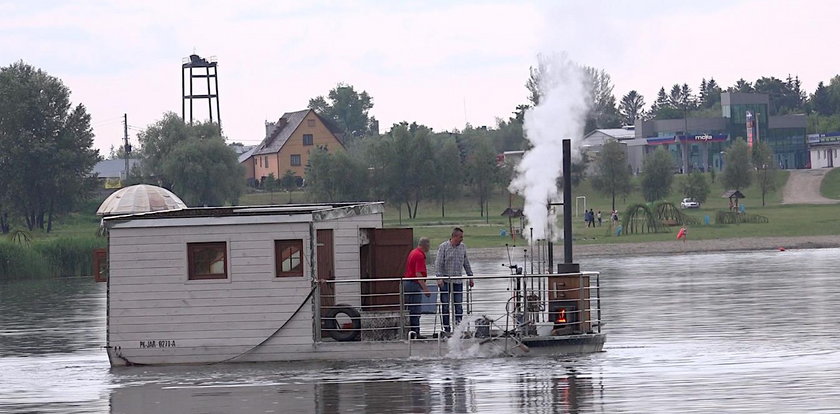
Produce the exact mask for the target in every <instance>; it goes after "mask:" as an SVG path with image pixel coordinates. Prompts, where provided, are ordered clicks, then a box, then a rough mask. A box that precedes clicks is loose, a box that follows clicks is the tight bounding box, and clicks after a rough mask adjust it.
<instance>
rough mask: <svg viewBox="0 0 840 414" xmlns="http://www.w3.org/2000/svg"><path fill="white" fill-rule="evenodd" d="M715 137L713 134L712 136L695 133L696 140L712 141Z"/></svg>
mask: <svg viewBox="0 0 840 414" xmlns="http://www.w3.org/2000/svg"><path fill="white" fill-rule="evenodd" d="M714 138H715V137H713V136H711V135H709V134H703V135H695V136H694V140H695V141H711V140H713V139H714Z"/></svg>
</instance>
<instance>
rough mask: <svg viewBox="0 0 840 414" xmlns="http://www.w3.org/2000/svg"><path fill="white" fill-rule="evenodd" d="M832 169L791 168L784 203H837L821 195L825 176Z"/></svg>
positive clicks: (784, 193)
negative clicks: (821, 185)
mask: <svg viewBox="0 0 840 414" xmlns="http://www.w3.org/2000/svg"><path fill="white" fill-rule="evenodd" d="M829 171H831V169H829V168H820V169H816V170H790V178H788V181H787V185H785V188H784V192H783V193H782V204H837V203H838V202H840V200H832V199H830V198H825V197H823V196H822V195H820V184H821V183H822V179H823V177H825V175H826V174H827V173H828V172H829Z"/></svg>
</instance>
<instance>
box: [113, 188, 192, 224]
mask: <svg viewBox="0 0 840 414" xmlns="http://www.w3.org/2000/svg"><path fill="white" fill-rule="evenodd" d="M184 208H187V205H186V204H184V202H183V201H181V199H180V198H178V196H176V195H175V194H174V193H172V192H171V191H169V190H167V189H165V188H161V187H157V186H154V185H148V184H137V185H132V186H130V187H125V188H121V189H119V190H117V191H115V192H114V193H113V194H111V195H110V196H108V198H106V199H105V201H103V202H102V205H100V206H99V209H98V210H96V215H98V216H115V215H122V214H134V213H148V212H152V211H165V210H181V209H184Z"/></svg>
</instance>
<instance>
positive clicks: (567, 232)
mask: <svg viewBox="0 0 840 414" xmlns="http://www.w3.org/2000/svg"><path fill="white" fill-rule="evenodd" d="M571 171H572V140H570V139H564V140H563V263H559V264H557V273H578V272H580V265H579V264H577V263H573V260H572V174H571Z"/></svg>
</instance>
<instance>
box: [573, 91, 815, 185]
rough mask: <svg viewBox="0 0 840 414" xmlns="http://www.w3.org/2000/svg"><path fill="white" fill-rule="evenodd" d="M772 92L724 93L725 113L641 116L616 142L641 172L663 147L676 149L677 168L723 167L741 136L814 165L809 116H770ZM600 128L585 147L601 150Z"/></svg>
mask: <svg viewBox="0 0 840 414" xmlns="http://www.w3.org/2000/svg"><path fill="white" fill-rule="evenodd" d="M769 108H770V96H769V95H767V94H761V93H735V92H724V93H722V94H721V112H722V114H721V116H720V117H707V118H690V117H687V118H682V119H653V120H637V121H636V125H635V128H633V136H632V138H631V137H628V136H627V135H626V134H622V136H621V137H616V141H618V142H620V143H622V144H624V145H625V146H626V149H627V160H628V162H629V163H630V166H631V168H632V169H633V171H634V172H640V171H641V170H642V166H643V165H644V160H645V158H646V156H647V155H648V154H650V153H652V152H653V151H655V150H656V149H657V148H658V147H660V146H664V148H665V149H666V150H667V151H668V152H670V153H671V155H672V157H673V159H674V170H675V171H677V172H690V171H709V170H710V169H714V170H717V171H720V170H722V169H723V167H724V159H725V154H726V150H727V149H728V148H729V147H730V146H731V145H732V143H733V142H735V140H736V139H738V138H743V139H744V140H746V141H747V142H748V144H750V145H752V144H753V143H755V142H758V141H763V142H766V143H767V144H768V145H769V147H770V149H771V150H772V151H773V154H774V157H775V161H776V162H777V163H778V165H779V167H780V168H784V169H792V168H810V154H809V148H808V140H807V137H806V131H805V130H806V127H807V118H806V117H805V115H798V114H797V115H770V109H769ZM605 131H614V130H596V131H593V132H591V133H589V134H587V136H586V137H584V141H583V144H582V148H584V149H587V148H588V149H590V150H594V151H595V152H597V151H598V148H599V147H600V146H601V145H603V143H604V142H605V139H604V138H605V136H607V135H616V134H609V133H606V132H605Z"/></svg>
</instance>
